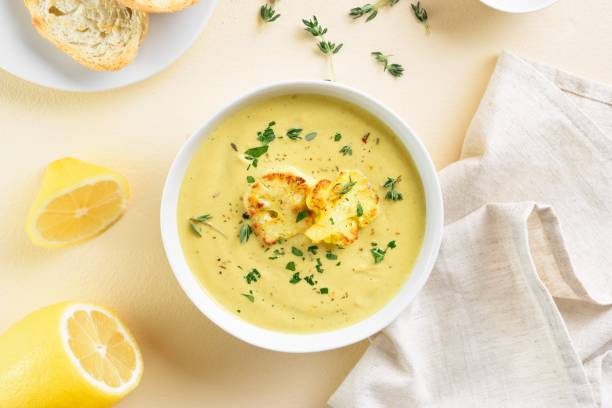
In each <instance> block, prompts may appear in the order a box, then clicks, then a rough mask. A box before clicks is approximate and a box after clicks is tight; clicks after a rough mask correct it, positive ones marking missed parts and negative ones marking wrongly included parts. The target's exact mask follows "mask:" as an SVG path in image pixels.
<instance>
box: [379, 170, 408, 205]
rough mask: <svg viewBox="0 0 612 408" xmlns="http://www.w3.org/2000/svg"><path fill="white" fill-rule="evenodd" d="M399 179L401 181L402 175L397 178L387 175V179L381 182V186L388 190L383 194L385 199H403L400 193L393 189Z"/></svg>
mask: <svg viewBox="0 0 612 408" xmlns="http://www.w3.org/2000/svg"><path fill="white" fill-rule="evenodd" d="M400 181H402V176H398V177H397V178H391V177H387V181H385V184H383V187H384V188H386V189H387V190H389V191H387V194H386V195H385V199H387V200H391V201H401V200H403V199H404V196H403V195H402V193H399V192H397V191H396V190H395V188H396V187H397V184H398V183H399V182H400Z"/></svg>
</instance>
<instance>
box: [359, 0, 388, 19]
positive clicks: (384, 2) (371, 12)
mask: <svg viewBox="0 0 612 408" xmlns="http://www.w3.org/2000/svg"><path fill="white" fill-rule="evenodd" d="M397 3H399V0H378V1H377V2H376V3H374V4H373V5H372V4H369V3H368V4H365V5H363V6H361V7H353V8H352V9H351V10H350V11H349V16H351V17H353V18H359V17H363V16H366V15H367V16H368V17H367V18H366V22H367V21H371V20H374V19H375V18H376V16H377V15H378V9H380V8H381V7H385V6H389V7H393V6H395V5H396V4H397Z"/></svg>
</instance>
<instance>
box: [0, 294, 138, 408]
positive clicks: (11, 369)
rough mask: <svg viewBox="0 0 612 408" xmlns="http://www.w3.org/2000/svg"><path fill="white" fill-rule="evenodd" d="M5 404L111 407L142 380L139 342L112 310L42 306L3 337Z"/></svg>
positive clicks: (0, 365)
mask: <svg viewBox="0 0 612 408" xmlns="http://www.w3.org/2000/svg"><path fill="white" fill-rule="evenodd" d="M0 350H2V352H1V353H0V406H2V407H37V408H47V407H48V408H51V407H91V408H98V407H100V408H103V407H110V406H112V405H113V404H115V403H116V402H118V401H119V400H121V399H122V398H123V397H124V396H126V395H127V394H128V393H129V392H130V391H132V390H133V389H134V388H135V387H136V386H137V385H138V384H139V382H140V379H141V376H142V372H143V363H142V356H141V354H140V350H139V349H138V345H137V344H136V342H135V341H134V338H133V337H132V335H131V334H130V333H129V332H128V330H127V329H126V327H125V326H124V325H123V324H122V323H121V321H120V320H119V318H117V316H115V314H114V313H113V312H111V311H109V310H108V309H105V308H103V307H100V306H96V305H93V304H88V303H77V302H68V303H60V304H57V305H53V306H49V307H46V308H43V309H40V310H38V311H36V312H34V313H32V314H30V315H28V316H26V317H25V318H24V319H22V320H21V321H19V322H17V323H16V324H14V325H13V326H12V327H10V328H9V329H8V331H7V332H6V333H4V334H3V335H2V336H0Z"/></svg>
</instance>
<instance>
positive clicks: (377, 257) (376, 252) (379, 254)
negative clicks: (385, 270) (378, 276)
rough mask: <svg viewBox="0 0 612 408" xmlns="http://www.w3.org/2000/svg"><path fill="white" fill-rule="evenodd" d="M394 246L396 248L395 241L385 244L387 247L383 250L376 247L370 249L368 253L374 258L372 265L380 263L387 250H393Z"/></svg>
mask: <svg viewBox="0 0 612 408" xmlns="http://www.w3.org/2000/svg"><path fill="white" fill-rule="evenodd" d="M396 246H397V244H396V243H395V241H390V242H389V243H388V244H387V246H386V247H385V249H382V248H379V247H378V246H374V247H372V248H370V253H371V254H372V256H373V257H374V263H375V264H377V263H381V262H382V261H383V260H384V259H385V255H386V254H387V250H389V249H395V247H396Z"/></svg>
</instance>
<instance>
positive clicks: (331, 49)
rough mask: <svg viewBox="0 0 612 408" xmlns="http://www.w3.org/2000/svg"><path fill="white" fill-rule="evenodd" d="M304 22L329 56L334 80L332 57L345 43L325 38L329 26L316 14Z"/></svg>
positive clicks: (318, 45)
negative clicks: (320, 22) (321, 21)
mask: <svg viewBox="0 0 612 408" xmlns="http://www.w3.org/2000/svg"><path fill="white" fill-rule="evenodd" d="M391 1H397V0H391ZM302 23H303V24H304V30H306V31H308V32H309V33H310V34H311V35H312V36H313V37H316V38H317V39H318V40H319V41H318V43H317V47H318V48H319V51H321V53H322V54H323V55H325V56H327V57H328V58H329V67H330V74H331V79H332V80H334V79H335V78H334V77H335V74H334V69H333V62H332V59H331V57H332V56H333V55H334V54H337V53H338V52H339V51H340V50H341V49H342V45H343V44H336V43H333V42H331V41H328V40H326V39H325V33H327V28H325V27H323V26H321V24H319V20H317V17H316V16H312V19H310V20H306V19H303V20H302Z"/></svg>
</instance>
